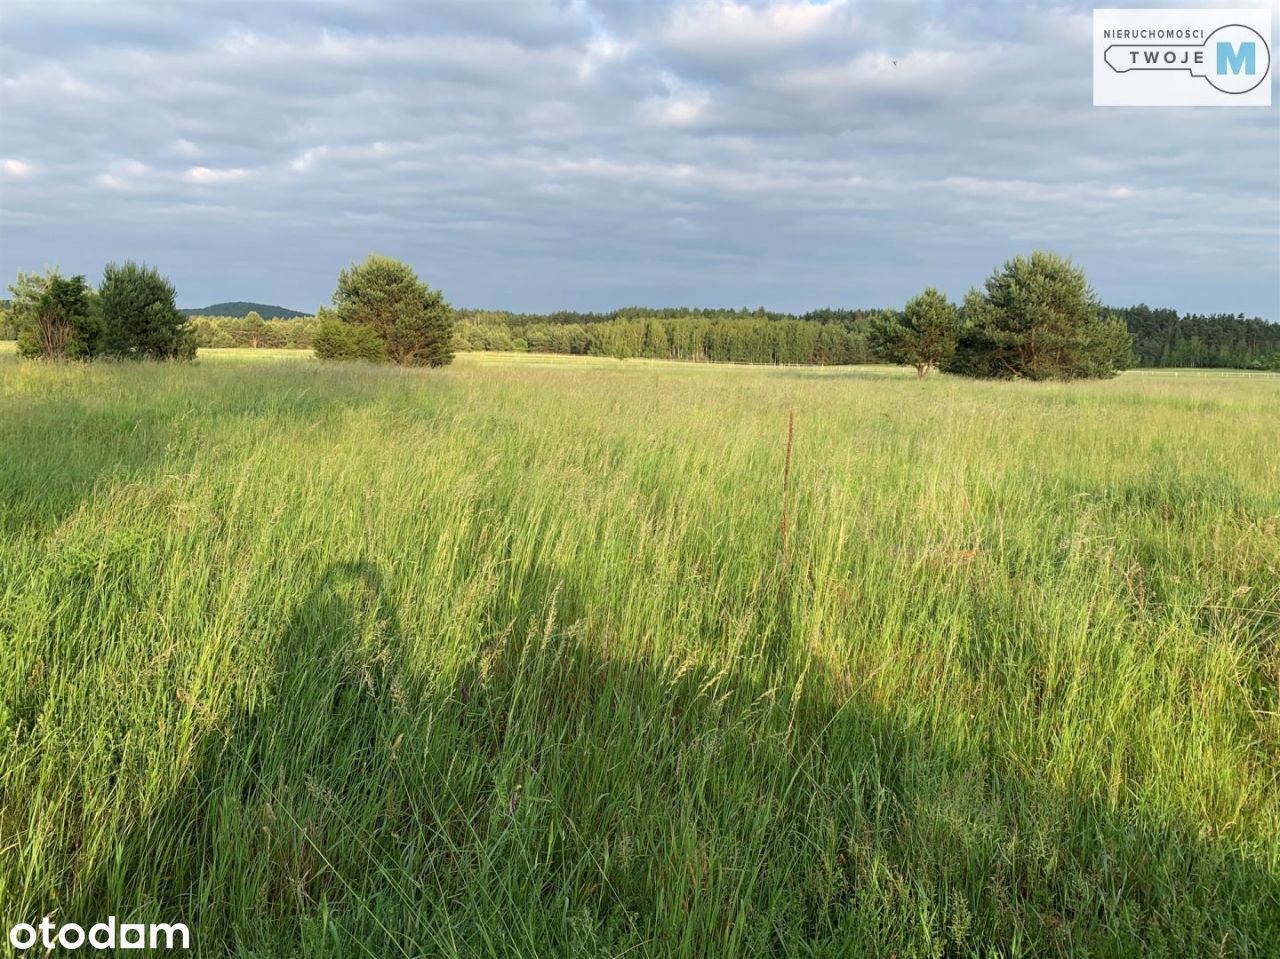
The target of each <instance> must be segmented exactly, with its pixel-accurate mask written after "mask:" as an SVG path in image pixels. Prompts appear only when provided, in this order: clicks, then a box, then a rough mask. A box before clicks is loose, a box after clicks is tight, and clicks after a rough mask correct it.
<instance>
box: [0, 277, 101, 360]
mask: <svg viewBox="0 0 1280 959" xmlns="http://www.w3.org/2000/svg"><path fill="white" fill-rule="evenodd" d="M9 289H10V291H11V292H12V293H13V305H12V311H13V315H14V318H15V319H16V320H17V326H18V352H19V353H20V354H21V355H22V356H27V357H37V356H40V357H48V358H51V359H90V358H91V357H92V356H93V355H94V353H96V352H97V351H98V349H99V347H100V344H101V339H102V323H101V319H100V318H99V315H98V310H97V304H96V303H95V301H94V294H93V290H91V289H90V288H89V285H88V284H87V283H86V282H85V279H84V277H83V276H72V277H64V276H62V275H61V274H60V273H58V271H57V270H56V269H55V270H50V271H49V272H48V273H46V274H45V275H44V276H40V275H38V274H33V273H19V274H18V280H17V282H16V283H15V284H14V285H13V286H11V287H9Z"/></svg>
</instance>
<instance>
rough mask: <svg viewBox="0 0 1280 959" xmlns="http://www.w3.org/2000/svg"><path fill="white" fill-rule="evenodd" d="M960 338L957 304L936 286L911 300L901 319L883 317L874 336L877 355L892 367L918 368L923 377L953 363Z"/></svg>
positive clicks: (873, 345) (873, 346) (895, 316)
mask: <svg viewBox="0 0 1280 959" xmlns="http://www.w3.org/2000/svg"><path fill="white" fill-rule="evenodd" d="M959 335H960V318H959V313H958V312H957V311H956V308H955V304H953V303H951V302H950V301H949V300H948V299H947V298H946V296H944V295H943V294H942V293H941V292H940V291H939V290H937V289H936V288H934V287H932V286H930V287H926V288H925V291H924V292H923V293H921V294H920V295H919V296H917V297H914V298H912V299H910V300H908V301H907V305H906V307H905V308H904V309H903V311H902V314H901V315H898V314H894V313H884V314H881V316H880V317H878V318H877V319H876V321H875V322H873V324H872V327H871V332H870V338H871V344H872V348H873V349H874V350H875V352H876V353H878V354H879V355H880V356H881V357H883V358H884V359H886V360H889V361H890V362H891V363H907V364H910V365H911V366H914V367H915V368H916V375H917V376H920V377H923V376H925V375H927V374H928V372H929V371H930V370H933V369H941V368H942V367H943V366H945V365H946V364H947V363H948V362H949V361H950V360H951V357H952V356H953V355H954V353H955V351H956V340H957V338H958V337H959Z"/></svg>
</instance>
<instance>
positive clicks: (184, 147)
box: [169, 137, 200, 159]
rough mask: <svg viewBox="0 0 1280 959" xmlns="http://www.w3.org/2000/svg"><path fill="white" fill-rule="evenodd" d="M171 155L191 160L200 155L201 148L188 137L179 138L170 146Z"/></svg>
mask: <svg viewBox="0 0 1280 959" xmlns="http://www.w3.org/2000/svg"><path fill="white" fill-rule="evenodd" d="M169 153H170V154H171V155H173V156H176V157H182V158H184V159H191V158H192V157H198V156H199V155H200V148H199V147H198V146H196V145H195V144H194V143H192V142H191V141H190V140H188V139H187V138H186V137H178V139H176V140H174V141H173V142H172V143H170V144H169Z"/></svg>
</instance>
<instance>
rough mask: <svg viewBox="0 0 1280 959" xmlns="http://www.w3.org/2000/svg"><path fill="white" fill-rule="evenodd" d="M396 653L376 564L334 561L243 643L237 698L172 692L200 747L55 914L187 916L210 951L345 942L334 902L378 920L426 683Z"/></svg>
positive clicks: (406, 798) (394, 627)
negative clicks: (213, 707) (255, 642)
mask: <svg viewBox="0 0 1280 959" xmlns="http://www.w3.org/2000/svg"><path fill="white" fill-rule="evenodd" d="M403 651H404V639H403V636H402V632H401V626H400V619H399V615H398V613H397V610H396V608H395V605H394V603H393V602H392V600H391V599H390V597H389V595H388V592H387V588H386V586H385V584H384V582H383V579H382V576H381V574H380V572H379V571H378V569H377V568H376V567H375V566H374V565H372V564H370V563H367V562H363V561H354V562H342V563H334V564H332V565H330V566H329V567H328V568H327V569H326V570H325V571H324V572H323V573H322V574H321V575H320V577H319V578H318V579H317V581H316V583H315V585H314V586H313V588H312V589H311V591H310V593H309V594H308V595H307V596H306V598H305V599H303V600H302V601H301V602H300V603H299V605H298V606H297V608H296V609H295V611H294V612H293V615H292V616H291V618H290V620H289V622H288V624H287V625H286V626H285V628H284V629H283V630H282V631H281V632H280V633H279V634H278V635H276V636H274V637H272V638H271V639H270V640H269V641H268V642H265V643H263V644H262V646H261V647H260V648H256V649H248V648H246V649H244V650H242V651H241V655H242V657H243V658H242V661H240V662H237V663H236V664H235V666H234V667H233V668H232V670H230V671H229V672H234V673H235V674H236V678H235V679H232V678H230V677H229V678H228V681H230V682H236V684H237V685H236V688H235V691H234V694H233V701H232V703H231V705H230V708H228V709H226V710H224V711H221V712H210V711H209V710H208V709H207V708H206V706H205V705H204V704H201V703H199V702H197V701H195V700H194V699H193V698H192V697H191V696H189V695H188V694H187V693H185V691H183V690H181V689H179V690H176V691H175V695H176V698H177V699H178V701H179V703H180V706H179V707H178V709H179V711H180V712H181V713H182V723H181V724H180V728H181V729H182V730H183V732H181V733H180V734H179V735H182V736H190V737H191V738H193V739H194V740H195V746H194V748H193V750H192V758H191V760H190V761H189V762H187V763H186V764H184V766H185V768H184V770H182V771H181V772H179V773H178V774H177V775H176V776H175V777H174V783H173V786H172V787H171V789H170V791H169V793H168V795H166V796H163V797H162V798H160V799H158V800H149V801H147V802H146V803H145V804H143V805H142V807H141V808H140V809H139V810H138V813H137V815H136V818H135V822H134V824H133V826H132V828H131V829H130V830H128V832H127V833H126V834H125V835H123V836H118V837H117V838H116V840H115V841H114V843H113V844H112V848H111V849H110V851H109V854H108V855H106V856H105V857H103V858H104V859H105V861H103V862H100V863H99V865H97V866H96V867H95V868H94V869H92V870H91V871H90V872H89V873H88V874H87V875H73V876H70V877H68V889H67V894H66V896H65V898H64V901H63V902H62V903H61V905H60V912H61V914H62V915H63V916H64V917H67V919H68V920H75V921H83V922H84V923H85V925H86V926H87V925H88V924H89V923H90V922H92V921H96V920H97V919H98V918H100V917H102V916H105V915H116V916H121V917H123V916H128V917H129V918H130V921H140V922H185V923H187V924H188V926H189V928H190V930H191V935H192V939H193V944H192V948H193V951H194V952H195V954H197V955H202V956H219V955H261V956H274V955H279V956H288V955H297V954H302V953H305V954H335V955H342V954H346V953H344V950H345V949H349V948H351V940H350V937H349V935H339V933H340V931H341V930H340V928H339V926H337V925H333V924H330V922H329V921H328V918H327V917H328V916H329V914H330V912H331V911H335V907H334V906H332V905H331V904H338V907H337V908H336V912H338V913H341V912H342V911H343V910H345V909H350V910H351V911H352V912H353V914H355V915H357V917H358V918H361V919H362V920H363V919H368V918H369V917H372V919H373V920H374V921H373V925H372V929H373V930H374V931H375V932H377V931H379V926H380V924H381V920H380V919H379V916H378V910H375V909H373V908H371V907H370V904H371V903H375V902H377V900H378V899H379V898H380V897H384V896H386V895H388V894H391V892H390V888H391V887H386V886H383V885H382V884H383V883H384V882H389V883H392V885H394V883H395V881H396V875H395V873H394V872H392V871H391V870H390V869H388V868H387V864H392V863H394V862H395V861H396V853H395V852H394V851H392V849H391V848H390V846H392V845H395V844H397V843H399V842H400V840H399V839H398V838H393V836H395V835H396V834H397V830H403V829H404V827H405V823H406V822H407V821H408V820H409V819H411V818H412V808H413V804H414V800H413V798H412V796H410V795H409V794H408V791H407V785H408V781H407V780H406V779H405V778H404V777H403V776H401V775H400V768H399V767H400V764H399V763H398V760H397V752H398V750H399V749H401V747H402V744H403V742H404V738H405V733H406V732H408V731H410V729H411V728H412V723H411V718H412V716H413V706H414V704H415V703H416V702H418V701H419V700H420V698H421V692H420V689H418V688H417V687H416V685H415V682H414V680H413V678H412V676H411V675H410V673H408V672H407V671H406V670H405V667H404V660H403ZM415 838H416V837H415ZM77 917H82V919H77ZM357 926H359V923H357ZM382 931H385V932H389V930H387V929H385V927H383V930H382ZM359 932H360V934H361V935H364V936H370V935H372V934H373V932H371V931H370V929H369V928H363V927H360V928H359ZM379 934H381V932H379ZM335 937H336V938H335Z"/></svg>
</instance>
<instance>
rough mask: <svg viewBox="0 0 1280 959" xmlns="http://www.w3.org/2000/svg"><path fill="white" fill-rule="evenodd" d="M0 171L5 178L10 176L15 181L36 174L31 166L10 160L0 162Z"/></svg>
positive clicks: (23, 162)
mask: <svg viewBox="0 0 1280 959" xmlns="http://www.w3.org/2000/svg"><path fill="white" fill-rule="evenodd" d="M0 170H3V171H4V175H5V176H10V177H13V178H14V179H17V180H21V179H23V178H25V177H29V176H31V174H33V173H35V172H36V168H35V166H34V165H33V164H31V163H27V162H26V161H25V160H15V159H12V158H9V159H6V160H0Z"/></svg>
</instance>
